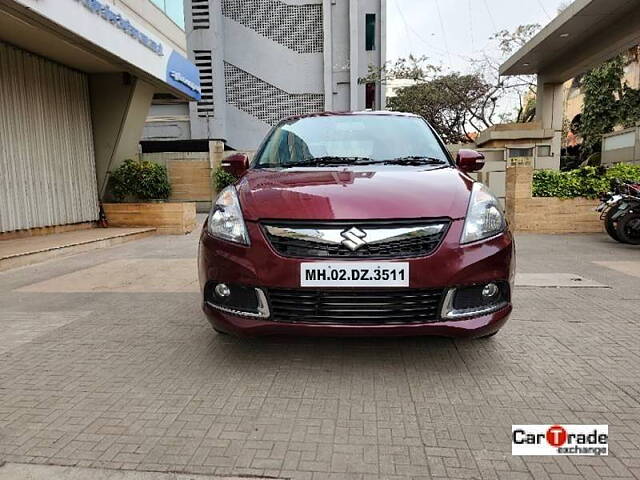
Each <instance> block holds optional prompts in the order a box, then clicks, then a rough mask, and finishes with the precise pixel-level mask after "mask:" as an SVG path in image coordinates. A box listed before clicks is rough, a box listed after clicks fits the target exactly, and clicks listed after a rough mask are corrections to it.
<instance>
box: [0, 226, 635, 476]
mask: <svg viewBox="0 0 640 480" xmlns="http://www.w3.org/2000/svg"><path fill="white" fill-rule="evenodd" d="M517 242H518V270H519V272H522V273H572V274H577V275H580V276H582V277H584V278H586V279H590V280H594V281H597V282H599V283H601V284H603V285H605V286H609V287H610V288H544V287H519V288H517V289H516V291H515V310H514V314H513V316H512V319H511V320H510V322H509V323H508V324H507V326H506V327H505V329H503V330H502V331H501V332H500V333H499V334H498V335H497V336H496V337H494V338H493V339H491V340H456V341H453V340H448V339H439V338H409V339H304V338H292V339H287V338H262V339H257V340H241V339H235V338H231V337H227V336H220V335H217V334H216V333H214V332H213V331H212V329H211V327H210V326H209V324H208V323H207V322H206V320H205V319H204V317H203V315H202V313H201V311H200V305H199V295H198V293H197V291H195V288H193V281H194V280H195V268H194V270H193V278H191V279H190V278H188V277H189V273H188V272H189V269H185V266H188V265H190V264H191V262H192V261H193V258H195V254H196V244H197V235H194V234H192V235H189V236H186V237H153V238H148V239H144V240H141V241H138V242H134V243H130V244H126V245H123V246H119V247H114V248H110V249H106V250H101V251H97V252H91V253H87V254H81V255H76V256H73V257H68V258H60V259H56V260H53V261H50V262H47V263H43V264H39V265H34V266H30V267H24V268H21V269H16V270H11V271H7V272H4V273H0V328H1V329H2V330H1V331H2V334H0V463H1V462H2V461H6V462H14V463H34V464H55V465H76V466H81V467H99V468H107V469H125V470H138V471H162V472H183V473H202V474H216V475H258V476H272V477H278V478H301V479H306V478H312V479H317V478H336V479H342V478H355V479H360V478H390V479H393V478H409V477H413V478H427V479H428V478H482V479H485V478H486V479H489V478H504V479H520V478H522V479H545V478H552V479H569V478H576V479H577V478H594V479H596V478H634V476H635V478H638V477H640V451H639V449H640V341H639V340H638V339H639V338H640V314H639V312H640V288H639V286H638V278H637V276H634V275H633V272H638V271H639V270H638V265H639V262H640V250H638V249H637V248H632V247H627V246H623V245H620V244H616V243H613V242H611V241H609V240H608V239H607V238H606V237H605V236H604V235H573V236H531V235H529V236H520V237H518V239H517ZM595 262H601V263H598V264H596V263H595ZM607 262H625V263H624V264H622V263H611V265H609V266H607ZM150 265H152V266H153V265H157V269H154V268H150ZM623 267H624V268H623ZM140 272H141V273H142V274H138V273H140ZM185 272H186V273H185ZM119 274H121V276H120V277H119V276H118V275H119ZM163 278H164V280H163ZM132 282H133V283H132ZM556 422H558V423H590V424H608V425H609V432H610V455H609V456H608V457H512V456H511V440H510V434H511V425H512V424H535V423H542V424H550V423H556ZM1 471H2V467H0V472H1Z"/></svg>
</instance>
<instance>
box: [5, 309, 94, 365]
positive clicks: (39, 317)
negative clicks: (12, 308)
mask: <svg viewBox="0 0 640 480" xmlns="http://www.w3.org/2000/svg"><path fill="white" fill-rule="evenodd" d="M89 315H91V312H6V311H5V312H2V315H1V316H0V329H1V330H2V335H0V354H1V353H5V352H8V351H9V350H11V349H13V348H16V347H18V346H20V345H23V344H25V343H29V342H32V341H33V340H35V339H36V338H38V337H39V336H40V335H44V334H45V333H48V332H50V331H52V330H55V329H57V328H60V327H63V326H65V325H67V324H68V323H71V322H74V321H76V320H81V319H83V318H86V317H88V316H89Z"/></svg>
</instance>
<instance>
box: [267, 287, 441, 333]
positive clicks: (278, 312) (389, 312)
mask: <svg viewBox="0 0 640 480" xmlns="http://www.w3.org/2000/svg"><path fill="white" fill-rule="evenodd" d="M443 294H444V290H443V289H429V290H410V289H402V290H361V289H358V290H347V289H341V290H308V289H287V290H284V289H271V290H269V291H268V295H269V302H270V304H271V320H273V321H275V322H287V323H309V324H344V325H384V324H398V325H400V324H412V323H430V322H436V321H438V320H439V314H440V306H441V301H442V297H443Z"/></svg>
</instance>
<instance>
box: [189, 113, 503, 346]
mask: <svg viewBox="0 0 640 480" xmlns="http://www.w3.org/2000/svg"><path fill="white" fill-rule="evenodd" d="M227 162H228V163H227V165H228V168H230V169H231V170H233V171H235V173H236V174H239V175H240V178H239V180H238V181H237V182H236V184H235V185H233V186H230V187H227V188H225V189H224V190H223V191H222V192H220V194H219V196H218V198H217V200H216V201H215V202H214V205H213V208H212V209H211V213H210V214H209V217H208V219H207V221H206V223H205V224H204V228H203V230H202V235H201V238H200V249H199V274H200V285H201V288H202V294H203V308H204V312H205V313H206V315H207V317H208V319H209V321H210V322H211V324H212V325H213V327H214V329H215V330H216V331H218V332H221V333H232V334H237V335H271V334H295V335H362V336H365V335H367V336H372V335H376V336H377V335H380V336H384V335H442V336H470V337H486V336H491V335H493V334H495V333H496V332H497V331H498V330H499V329H500V328H501V327H502V326H503V325H504V323H505V322H506V321H507V318H508V316H509V314H510V312H511V308H512V307H511V290H512V281H513V271H514V263H515V262H514V244H513V239H512V236H511V234H510V232H509V229H508V227H507V224H506V222H505V218H504V215H503V212H502V207H501V206H500V204H499V203H498V201H497V200H496V198H495V197H494V196H493V195H492V194H491V193H490V192H489V190H488V189H487V188H486V187H485V186H484V185H483V184H481V183H478V182H475V181H474V180H473V179H472V178H471V177H469V175H468V174H467V173H469V172H473V171H477V170H480V169H481V168H482V166H483V165H484V157H483V156H482V155H481V154H478V153H476V152H474V151H471V150H461V151H460V153H459V154H458V156H457V158H456V161H455V162H454V161H453V160H452V159H451V158H450V156H449V154H448V153H447V151H446V149H445V147H444V145H443V143H442V141H441V140H440V138H439V137H438V135H437V134H436V132H435V131H434V130H433V129H432V128H431V126H430V125H429V124H428V123H427V122H425V120H423V119H422V118H421V117H418V116H415V115H408V114H399V113H388V112H366V113H345V114H342V113H340V114H334V113H324V114H317V115H308V116H302V117H295V118H291V119H287V120H284V121H283V122H281V123H280V124H279V125H277V126H276V127H275V128H273V129H272V130H271V132H270V133H269V134H268V135H267V137H266V139H265V140H264V142H263V143H262V145H261V146H260V148H259V149H258V151H257V152H256V155H255V158H254V160H253V162H252V163H251V165H249V163H248V161H247V159H246V157H244V156H241V155H234V156H232V157H230V158H228V159H227Z"/></svg>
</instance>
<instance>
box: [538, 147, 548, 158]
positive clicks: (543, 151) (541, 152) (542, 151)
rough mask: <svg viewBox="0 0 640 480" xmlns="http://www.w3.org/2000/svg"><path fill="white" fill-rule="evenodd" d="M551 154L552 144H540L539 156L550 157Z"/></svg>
mask: <svg viewBox="0 0 640 480" xmlns="http://www.w3.org/2000/svg"><path fill="white" fill-rule="evenodd" d="M550 156H551V146H550V145H539V146H538V157H550Z"/></svg>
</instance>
